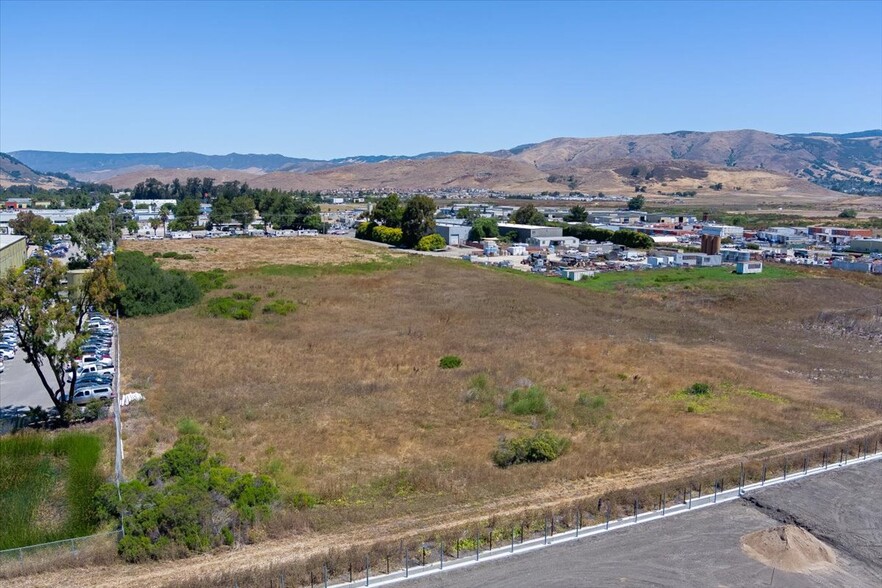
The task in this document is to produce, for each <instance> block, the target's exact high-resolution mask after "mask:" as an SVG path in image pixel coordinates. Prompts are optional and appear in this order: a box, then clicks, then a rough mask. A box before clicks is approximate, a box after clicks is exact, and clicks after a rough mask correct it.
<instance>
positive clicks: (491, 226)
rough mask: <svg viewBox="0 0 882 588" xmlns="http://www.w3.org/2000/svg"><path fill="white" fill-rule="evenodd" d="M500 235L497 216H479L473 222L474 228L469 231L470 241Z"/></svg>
mask: <svg viewBox="0 0 882 588" xmlns="http://www.w3.org/2000/svg"><path fill="white" fill-rule="evenodd" d="M498 236H499V224H498V223H497V222H496V219H495V218H478V219H475V220H474V221H473V222H472V229H471V230H470V231H469V240H470V241H480V240H481V239H486V238H488V237H498Z"/></svg>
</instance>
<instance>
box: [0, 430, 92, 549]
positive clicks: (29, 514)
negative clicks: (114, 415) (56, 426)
mask: <svg viewBox="0 0 882 588" xmlns="http://www.w3.org/2000/svg"><path fill="white" fill-rule="evenodd" d="M100 453H101V442H100V440H99V438H98V437H96V436H94V435H90V434H84V433H67V434H63V435H58V436H50V435H46V434H36V433H32V434H27V435H18V436H14V437H8V438H6V439H2V440H0V512H2V513H3V524H2V525H0V549H9V548H13V547H20V546H23V545H32V544H35V543H43V542H47V541H55V540H57V539H66V538H70V537H80V536H83V535H88V534H89V533H92V532H93V531H94V529H95V524H96V520H95V514H94V508H93V499H92V496H93V495H94V493H95V489H96V488H97V487H98V486H99V485H100V484H101V483H102V482H103V477H102V476H101V474H100V473H99V472H98V460H99V456H100Z"/></svg>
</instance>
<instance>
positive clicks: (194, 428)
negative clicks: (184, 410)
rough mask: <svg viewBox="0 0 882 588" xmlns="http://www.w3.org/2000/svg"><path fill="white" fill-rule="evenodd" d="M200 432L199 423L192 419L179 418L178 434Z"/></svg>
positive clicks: (195, 433)
mask: <svg viewBox="0 0 882 588" xmlns="http://www.w3.org/2000/svg"><path fill="white" fill-rule="evenodd" d="M201 432H202V430H201V427H199V423H197V422H196V421H194V420H193V419H181V420H180V421H178V435H198V434H199V433H201Z"/></svg>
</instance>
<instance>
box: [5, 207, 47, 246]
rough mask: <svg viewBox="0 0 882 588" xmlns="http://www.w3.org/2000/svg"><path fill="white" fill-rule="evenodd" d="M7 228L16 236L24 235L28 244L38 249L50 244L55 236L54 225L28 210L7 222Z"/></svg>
mask: <svg viewBox="0 0 882 588" xmlns="http://www.w3.org/2000/svg"><path fill="white" fill-rule="evenodd" d="M9 227H10V228H11V229H12V230H13V231H15V232H16V234H18V235H24V236H25V237H26V238H27V240H28V242H29V243H33V244H34V245H37V246H39V247H42V246H43V245H47V244H48V243H51V242H52V237H53V235H55V223H53V222H52V221H51V220H49V219H48V218H46V217H44V216H40V215H39V214H34V213H33V212H31V211H30V210H24V211H22V212H19V213H18V214H17V215H16V217H15V218H14V219H12V220H11V221H9Z"/></svg>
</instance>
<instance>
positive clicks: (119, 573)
mask: <svg viewBox="0 0 882 588" xmlns="http://www.w3.org/2000/svg"><path fill="white" fill-rule="evenodd" d="M880 430H882V420H876V421H873V422H869V423H865V424H863V425H860V426H857V427H852V428H849V429H846V430H841V431H838V432H836V433H833V434H829V435H825V436H820V437H815V438H813V439H807V440H802V441H794V442H790V443H781V444H776V445H773V446H769V447H766V448H763V449H760V450H756V451H752V452H748V453H740V454H733V455H727V456H722V457H717V458H713V459H707V460H701V461H695V462H691V463H682V464H672V465H667V466H660V467H656V468H647V469H642V470H634V471H630V472H623V473H620V474H614V475H610V476H607V477H604V478H590V479H584V480H574V481H569V482H560V483H555V484H552V485H549V486H547V487H545V488H543V489H541V490H538V491H535V492H531V493H526V494H520V495H514V496H506V497H502V498H499V499H496V500H491V501H486V502H481V503H473V504H465V505H456V506H454V507H450V508H447V509H441V510H438V511H435V512H432V513H429V514H426V515H423V516H414V517H409V518H397V519H389V520H385V521H377V522H376V523H373V524H365V525H359V526H355V527H352V528H350V529H347V530H346V531H341V532H335V533H304V534H300V535H297V536H293V537H288V538H283V539H276V540H270V541H264V542H262V543H259V544H256V545H248V546H245V547H242V548H240V549H237V550H235V551H232V552H223V553H216V554H207V555H202V556H198V557H193V558H190V559H185V560H179V561H171V562H159V563H152V564H143V565H125V564H122V563H120V564H114V565H110V566H98V567H90V568H81V569H66V570H59V571H54V572H46V573H41V574H35V575H32V576H27V577H23V578H16V579H13V580H11V581H9V582H8V583H7V585H8V586H20V587H26V588H38V587H46V588H50V587H51V588H56V587H58V586H90V587H94V588H105V587H106V588H141V587H143V586H163V585H175V584H178V583H181V582H183V581H185V580H189V579H192V578H198V577H205V576H210V575H213V574H218V573H221V572H230V573H235V572H241V571H245V570H249V569H255V568H260V567H268V566H281V565H285V564H287V563H292V562H296V561H300V560H303V559H307V558H310V557H313V556H318V555H321V554H324V553H326V552H327V551H328V549H329V548H330V547H334V548H335V549H338V550H345V549H347V548H349V547H360V546H368V545H371V544H373V543H375V542H377V541H379V540H383V541H396V540H398V539H406V538H410V537H414V536H419V535H422V536H427V537H428V536H432V535H435V534H437V533H440V532H443V531H446V530H452V529H458V528H465V527H468V526H469V525H473V524H475V523H480V522H483V521H486V520H487V518H488V517H489V516H491V515H495V516H497V517H500V518H504V517H508V516H516V515H518V514H520V513H523V512H524V511H527V510H535V509H554V508H559V507H566V506H568V505H570V504H572V503H574V502H576V501H578V500H582V499H587V498H592V497H595V498H596V497H598V496H601V495H603V494H606V493H610V492H614V491H618V490H624V489H629V488H637V487H640V486H644V485H650V484H660V483H664V482H671V481H675V480H680V479H683V478H688V477H690V476H698V475H699V474H701V473H702V472H708V471H714V470H721V469H727V468H731V467H736V466H737V465H738V464H739V463H741V462H743V461H746V460H758V459H763V458H765V457H776V456H781V455H786V454H791V453H799V452H803V451H810V450H814V449H820V448H823V447H825V446H829V445H834V444H836V443H843V442H846V441H851V440H854V439H856V438H858V437H861V436H865V435H871V434H876V433H879V432H880Z"/></svg>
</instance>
